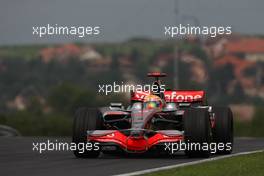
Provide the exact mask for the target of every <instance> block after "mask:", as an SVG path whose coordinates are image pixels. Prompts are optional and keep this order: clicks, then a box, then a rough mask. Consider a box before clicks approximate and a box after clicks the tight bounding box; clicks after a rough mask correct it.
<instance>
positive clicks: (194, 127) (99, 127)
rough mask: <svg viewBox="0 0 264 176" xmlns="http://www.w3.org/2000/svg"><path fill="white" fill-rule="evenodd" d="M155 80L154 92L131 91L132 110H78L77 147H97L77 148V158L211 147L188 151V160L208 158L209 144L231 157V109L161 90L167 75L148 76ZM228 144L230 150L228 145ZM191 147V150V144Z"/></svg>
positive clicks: (201, 95) (116, 106)
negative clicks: (178, 146)
mask: <svg viewBox="0 0 264 176" xmlns="http://www.w3.org/2000/svg"><path fill="white" fill-rule="evenodd" d="M148 76H149V77H155V78H156V80H155V81H154V83H153V84H154V85H157V86H158V89H157V90H158V91H156V92H132V93H131V105H130V106H128V107H127V108H124V106H123V105H122V104H121V103H111V104H110V106H108V107H102V108H86V107H84V108H79V109H78V110H77V111H76V114H75V119H74V126H73V142H74V143H75V144H77V145H78V144H80V143H90V144H92V145H93V144H96V145H98V146H97V149H96V150H85V151H84V152H80V151H79V150H78V149H76V150H75V151H74V154H75V156H76V157H78V158H94V157H98V156H99V154H100V153H101V152H108V153H109V152H110V153H111V152H114V151H119V150H121V151H125V152H127V153H146V152H149V151H156V153H157V152H160V153H162V152H169V150H168V151H166V150H165V148H166V147H167V148H168V146H169V145H168V144H179V143H185V144H186V145H185V146H187V144H190V145H191V144H195V145H197V144H199V145H205V144H207V147H205V148H202V147H198V148H195V149H192V148H189V147H186V148H185V154H186V155H187V156H189V157H196V156H199V157H209V156H210V154H211V153H212V152H211V148H210V147H208V146H210V144H213V143H214V144H216V145H217V146H218V147H219V145H220V148H217V149H216V152H215V153H218V154H229V153H231V152H232V147H233V115H232V112H231V110H230V108H228V107H215V106H210V105H208V104H207V100H206V96H205V92H204V91H189V90H188V91H184V90H164V91H161V89H160V85H161V81H160V79H159V78H160V77H164V76H166V74H164V73H149V74H148ZM227 144H228V145H227ZM188 146H189V145H188Z"/></svg>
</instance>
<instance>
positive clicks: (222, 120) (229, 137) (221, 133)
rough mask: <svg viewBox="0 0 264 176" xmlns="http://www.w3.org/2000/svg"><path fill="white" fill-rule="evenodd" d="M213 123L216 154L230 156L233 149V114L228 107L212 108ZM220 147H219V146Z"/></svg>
mask: <svg viewBox="0 0 264 176" xmlns="http://www.w3.org/2000/svg"><path fill="white" fill-rule="evenodd" d="M213 112H214V114H215V117H214V118H215V123H214V128H213V130H212V131H213V140H214V141H215V142H216V143H217V145H218V147H217V153H218V154H230V153H231V152H232V148H233V141H234V135H233V113H232V111H231V109H230V108H228V107H213ZM220 145H221V146H222V147H219V146H220Z"/></svg>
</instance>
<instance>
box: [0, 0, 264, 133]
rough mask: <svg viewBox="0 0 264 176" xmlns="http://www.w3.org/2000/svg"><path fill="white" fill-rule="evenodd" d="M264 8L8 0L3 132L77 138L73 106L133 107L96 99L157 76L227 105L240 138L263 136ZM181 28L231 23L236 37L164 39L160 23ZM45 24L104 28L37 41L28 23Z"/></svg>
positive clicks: (2, 28) (1, 61)
mask: <svg viewBox="0 0 264 176" xmlns="http://www.w3.org/2000/svg"><path fill="white" fill-rule="evenodd" d="M263 7H264V2H263V1H260V0H252V1H247V0H240V1H239V2H238V1H237V0H229V1H227V0H226V1H218V0H190V1H183V0H174V1H173V0H163V1H158V0H134V1H129V0H111V1H106V0H89V1H86V0H76V1H70V0H64V1H62V0H55V1H40V0H25V1H23V2H21V1H18V0H3V1H1V6H0V23H1V25H0V92H1V93H0V131H1V129H2V128H4V129H7V128H8V127H12V128H13V129H15V130H17V133H19V134H21V135H25V136H68V135H71V130H72V119H73V114H74V111H75V109H76V108H77V107H79V106H93V107H97V106H104V105H107V104H108V103H109V102H122V103H124V104H127V103H128V102H129V99H128V96H123V95H120V94H111V95H108V96H105V95H102V94H99V93H98V85H99V84H106V83H110V84H112V83H113V82H114V81H115V82H119V83H121V82H123V83H129V84H130V83H134V84H144V83H151V80H149V79H148V78H147V77H146V74H147V73H148V72H151V71H161V72H165V73H167V74H168V77H167V78H165V80H164V83H165V84H166V85H167V87H168V88H171V89H174V88H177V89H203V90H206V92H207V97H208V101H209V103H210V104H215V105H229V106H230V107H231V108H232V110H233V113H234V116H235V134H236V135H237V136H262V137H263V136H264V129H263V126H264V117H263V114H264V108H263V105H264V71H263V70H264V23H263V22H262V21H263V20H262V17H263V15H264V11H263ZM180 23H181V24H190V25H196V26H209V27H210V26H231V27H232V32H233V34H232V35H228V36H224V35H221V36H217V37H215V38H210V37H206V36H183V37H178V38H174V39H169V38H166V37H165V35H164V26H165V25H171V26H177V25H178V24H180ZM47 24H54V25H55V24H58V25H66V26H67V25H68V26H74V25H81V26H89V25H90V26H100V27H101V34H100V35H99V36H96V37H85V38H78V37H76V38H75V37H74V36H45V37H44V38H38V37H37V36H34V35H32V26H45V25H47ZM175 78H176V79H175ZM177 80H178V81H177ZM9 130H11V129H9ZM0 134H1V132H0ZM2 134H4V133H2Z"/></svg>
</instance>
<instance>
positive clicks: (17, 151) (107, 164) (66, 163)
mask: <svg viewBox="0 0 264 176" xmlns="http://www.w3.org/2000/svg"><path fill="white" fill-rule="evenodd" d="M48 139H49V138H38V137H35V138H25V137H13V138H10V137H0V175H1V176H7V175H8V176H9V175H12V176H13V175H19V176H30V175H34V176H42V175H49V176H50V175H56V176H60V175H61V176H68V175H76V176H78V175H86V176H93V175H94V176H101V175H102V176H103V175H115V174H123V173H128V172H133V171H139V170H145V169H151V168H156V167H162V166H169V165H175V164H180V163H187V162H191V161H195V160H199V159H189V158H187V157H185V156H184V155H183V154H182V153H179V154H177V155H176V156H173V157H155V158H153V157H140V156H137V157H131V156H113V155H105V154H102V155H101V156H100V157H99V158H97V159H77V158H75V157H74V156H73V154H72V152H70V151H56V152H55V151H48V152H44V153H42V154H39V153H38V152H36V151H32V148H33V144H32V142H43V141H47V140H48ZM51 140H53V141H54V140H55V138H52V139H51ZM57 140H58V141H69V139H64V138H60V139H57ZM260 149H264V139H263V138H258V139H254V138H236V139H235V145H234V152H233V153H239V152H246V151H254V150H260ZM213 157H217V156H213Z"/></svg>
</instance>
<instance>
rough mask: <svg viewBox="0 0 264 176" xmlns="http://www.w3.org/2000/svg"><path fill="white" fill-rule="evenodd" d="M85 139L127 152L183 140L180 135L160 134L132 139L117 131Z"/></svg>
mask: <svg viewBox="0 0 264 176" xmlns="http://www.w3.org/2000/svg"><path fill="white" fill-rule="evenodd" d="M87 139H88V140H89V141H93V142H113V143H115V144H118V145H119V146H120V147H122V148H123V149H126V150H129V151H138V152H141V151H146V150H148V149H149V148H151V147H152V146H154V145H157V144H158V143H162V142H179V141H181V140H183V136H182V135H177V136H166V135H165V134H162V133H157V134H155V135H154V136H152V137H150V138H148V139H145V138H143V137H139V138H134V137H129V136H125V135H124V134H122V133H121V132H119V131H117V130H116V131H114V132H112V133H110V134H109V133H108V134H102V135H100V136H98V135H94V136H93V135H90V136H87Z"/></svg>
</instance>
